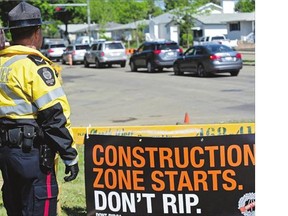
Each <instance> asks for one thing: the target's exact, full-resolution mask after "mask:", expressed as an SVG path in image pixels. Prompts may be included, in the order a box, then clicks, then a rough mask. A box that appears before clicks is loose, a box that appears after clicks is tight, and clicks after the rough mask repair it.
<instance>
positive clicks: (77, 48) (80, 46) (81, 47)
mask: <svg viewBox="0 0 288 216" xmlns="http://www.w3.org/2000/svg"><path fill="white" fill-rule="evenodd" d="M89 48H90V47H89V45H79V46H76V50H88V49H89Z"/></svg>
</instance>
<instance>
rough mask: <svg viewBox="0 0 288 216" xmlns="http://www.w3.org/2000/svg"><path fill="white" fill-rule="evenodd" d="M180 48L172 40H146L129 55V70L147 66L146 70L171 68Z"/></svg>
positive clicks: (179, 53) (180, 50)
mask: <svg viewBox="0 0 288 216" xmlns="http://www.w3.org/2000/svg"><path fill="white" fill-rule="evenodd" d="M181 53H182V49H181V48H180V47H179V45H178V43H176V42H174V41H166V40H165V41H146V42H144V43H143V44H141V45H140V47H139V48H138V49H137V50H135V51H134V53H133V54H132V56H131V57H130V62H129V65H130V68H131V71H137V70H138V68H147V70H148V72H154V71H155V70H158V71H162V70H163V68H172V67H173V63H174V61H175V60H176V59H177V58H178V57H179V56H180V55H181Z"/></svg>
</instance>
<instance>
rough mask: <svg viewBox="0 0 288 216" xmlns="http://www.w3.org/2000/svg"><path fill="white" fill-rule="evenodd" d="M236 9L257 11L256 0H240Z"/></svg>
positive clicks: (239, 10)
mask: <svg viewBox="0 0 288 216" xmlns="http://www.w3.org/2000/svg"><path fill="white" fill-rule="evenodd" d="M235 11H238V12H253V11H255V0H240V1H239V2H237V4H236V5H235Z"/></svg>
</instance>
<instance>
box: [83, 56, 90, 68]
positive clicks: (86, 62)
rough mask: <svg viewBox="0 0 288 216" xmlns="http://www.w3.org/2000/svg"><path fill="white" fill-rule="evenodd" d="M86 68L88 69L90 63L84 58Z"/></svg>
mask: <svg viewBox="0 0 288 216" xmlns="http://www.w3.org/2000/svg"><path fill="white" fill-rule="evenodd" d="M84 67H86V68H88V67H89V63H88V61H87V59H86V58H84Z"/></svg>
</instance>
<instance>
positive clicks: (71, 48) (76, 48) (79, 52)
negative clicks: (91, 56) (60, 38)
mask: <svg viewBox="0 0 288 216" xmlns="http://www.w3.org/2000/svg"><path fill="white" fill-rule="evenodd" d="M89 48H90V46H89V44H71V45H68V46H67V48H66V49H65V50H64V52H63V55H62V64H66V63H67V62H68V63H69V55H71V60H72V64H75V63H77V62H79V63H83V62H84V55H85V53H86V51H87V50H89Z"/></svg>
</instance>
